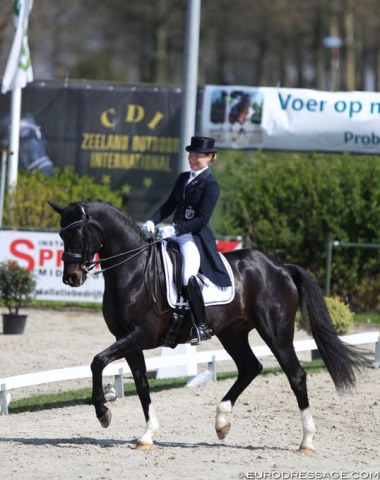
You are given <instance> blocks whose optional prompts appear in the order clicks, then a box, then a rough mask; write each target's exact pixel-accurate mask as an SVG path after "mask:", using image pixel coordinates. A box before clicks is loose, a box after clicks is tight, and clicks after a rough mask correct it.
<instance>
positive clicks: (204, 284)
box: [161, 240, 235, 308]
mask: <svg viewBox="0 0 380 480" xmlns="http://www.w3.org/2000/svg"><path fill="white" fill-rule="evenodd" d="M167 245H168V244H167V242H166V241H165V240H162V242H161V249H162V258H163V260H164V268H165V279H166V290H167V298H168V303H169V305H170V306H171V307H172V308H175V307H185V308H189V305H188V303H187V302H185V303H184V302H183V301H182V302H180V303H178V301H177V300H178V292H177V288H176V286H175V284H174V280H173V264H172V262H171V259H170V257H169V254H168V252H167ZM219 255H220V257H221V259H222V261H223V263H224V266H225V267H226V269H227V272H228V275H229V277H230V279H231V284H232V286H231V287H219V286H218V285H215V284H214V283H212V282H211V280H209V279H208V278H206V277H204V276H203V275H201V274H198V276H199V277H200V278H201V279H202V281H201V282H199V284H200V287H201V290H202V295H203V302H204V304H205V305H206V306H210V305H225V304H227V303H230V302H232V300H233V299H234V297H235V282H234V275H233V272H232V269H231V266H230V264H229V263H228V262H227V260H226V258H225V257H224V255H222V254H221V253H219ZM181 299H182V297H181ZM182 300H183V299H182Z"/></svg>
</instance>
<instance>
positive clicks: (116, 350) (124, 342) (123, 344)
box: [91, 329, 143, 428]
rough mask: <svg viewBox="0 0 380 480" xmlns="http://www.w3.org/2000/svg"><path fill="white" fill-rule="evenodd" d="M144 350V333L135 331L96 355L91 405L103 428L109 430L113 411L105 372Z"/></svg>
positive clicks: (92, 367)
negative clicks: (110, 406) (106, 394)
mask: <svg viewBox="0 0 380 480" xmlns="http://www.w3.org/2000/svg"><path fill="white" fill-rule="evenodd" d="M142 350H143V333H142V332H141V331H140V329H135V330H133V332H131V333H130V334H129V335H128V336H126V337H125V338H121V339H119V340H117V341H116V342H115V343H113V344H112V345H111V346H109V347H108V348H106V349H105V350H103V352H101V353H98V354H97V355H95V357H94V360H93V361H92V363H91V371H92V398H91V403H92V404H93V405H94V407H95V411H96V416H97V418H98V419H99V422H100V424H101V425H102V427H104V428H107V427H108V426H109V424H110V423H111V410H110V409H109V408H107V407H106V405H105V404H106V399H105V397H104V392H103V370H104V369H105V367H106V366H107V365H108V364H110V363H111V362H113V361H115V360H120V359H121V358H124V357H125V356H126V355H127V354H132V353H133V352H134V353H136V351H142Z"/></svg>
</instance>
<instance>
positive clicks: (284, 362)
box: [265, 339, 315, 453]
mask: <svg viewBox="0 0 380 480" xmlns="http://www.w3.org/2000/svg"><path fill="white" fill-rule="evenodd" d="M265 340H266V342H267V344H268V346H269V348H270V349H271V350H272V352H273V354H274V355H275V357H276V358H277V360H278V362H279V364H280V366H281V368H282V369H283V370H284V372H285V374H286V376H287V378H288V381H289V383H290V386H291V388H292V390H293V392H294V394H295V396H296V398H297V403H298V407H299V409H300V413H301V420H302V429H303V438H302V442H301V445H300V451H303V452H306V453H311V452H314V451H315V448H314V445H313V437H314V434H315V424H314V420H313V417H312V415H311V412H310V408H309V398H308V394H307V385H306V372H305V370H304V369H303V368H302V367H301V364H300V362H299V360H298V358H297V355H296V352H295V350H294V346H293V341H286V342H284V343H282V344H281V343H279V342H278V340H274V341H273V340H272V339H265Z"/></svg>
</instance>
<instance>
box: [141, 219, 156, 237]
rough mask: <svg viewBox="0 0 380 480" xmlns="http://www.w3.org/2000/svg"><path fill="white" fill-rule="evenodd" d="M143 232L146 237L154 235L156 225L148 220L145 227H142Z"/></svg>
mask: <svg viewBox="0 0 380 480" xmlns="http://www.w3.org/2000/svg"><path fill="white" fill-rule="evenodd" d="M140 228H141V231H142V232H143V233H144V234H145V235H148V234H152V235H153V234H154V232H155V230H156V227H155V225H154V223H153V222H152V220H148V221H147V222H145V223H144V224H143V225H141V227H140Z"/></svg>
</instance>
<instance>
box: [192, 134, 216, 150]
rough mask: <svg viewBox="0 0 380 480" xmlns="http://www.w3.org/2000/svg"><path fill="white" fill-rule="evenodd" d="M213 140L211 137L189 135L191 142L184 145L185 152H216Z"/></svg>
mask: <svg viewBox="0 0 380 480" xmlns="http://www.w3.org/2000/svg"><path fill="white" fill-rule="evenodd" d="M214 143H215V140H214V139H213V138H211V137H191V144H190V145H188V146H187V147H186V151H187V152H194V153H216V150H215V146H214Z"/></svg>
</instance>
